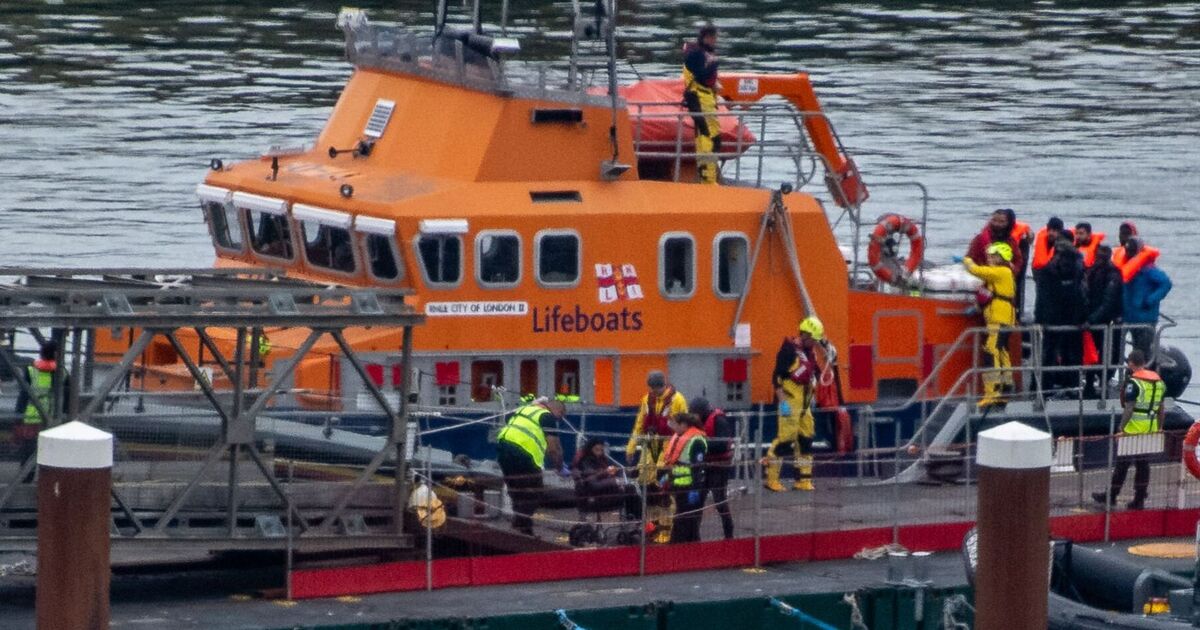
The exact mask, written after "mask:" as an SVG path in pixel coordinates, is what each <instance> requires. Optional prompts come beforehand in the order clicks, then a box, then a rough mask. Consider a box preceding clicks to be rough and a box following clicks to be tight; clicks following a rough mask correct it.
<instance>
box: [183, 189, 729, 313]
mask: <svg viewBox="0 0 1200 630" xmlns="http://www.w3.org/2000/svg"><path fill="white" fill-rule="evenodd" d="M204 210H205V214H206V215H207V218H208V220H209V224H210V225H211V227H212V231H213V239H214V241H215V243H216V245H217V247H218V248H220V249H223V250H227V251H233V252H238V253H240V252H243V251H244V250H245V244H244V242H243V241H244V237H243V231H242V228H243V226H244V227H245V235H246V236H247V237H248V238H247V239H245V240H248V241H249V245H250V248H251V249H252V250H253V251H254V252H256V253H257V254H259V255H261V256H265V257H268V258H274V259H279V260H284V261H291V260H294V259H295V257H296V254H295V251H294V245H293V239H292V237H291V231H290V229H289V223H288V216H287V215H286V214H282V213H278V212H274V211H269V212H268V211H264V210H262V209H256V208H244V207H239V206H238V205H236V204H232V203H224V202H218V201H213V200H205V201H204ZM319 213H320V210H319V209H307V210H305V211H302V212H296V211H295V210H294V211H293V215H294V216H295V218H296V225H297V227H298V231H299V236H300V239H301V242H302V244H303V249H304V258H305V260H307V261H308V263H309V264H310V265H312V266H314V267H317V268H320V269H324V270H327V271H332V272H335V273H340V274H354V273H357V271H358V264H357V259H358V255H361V256H362V257H363V259H364V260H365V262H366V267H367V269H368V270H369V272H370V274H371V276H372V277H374V278H375V279H377V280H381V281H384V282H397V281H399V280H402V279H403V273H404V272H403V270H404V265H403V264H402V260H403V257H402V254H401V252H400V250H399V249H398V248H397V247H396V246H395V238H394V232H391V233H389V232H388V231H387V230H379V233H375V232H364V231H360V230H356V231H355V232H354V233H353V234H352V232H351V231H350V229H349V228H350V223H349V222H350V221H352V220H353V219H350V218H349V215H341V214H340V213H337V214H336V215H335V214H333V213H331V216H330V217H322V216H320V215H319ZM296 215H299V216H296ZM310 215H311V216H310ZM343 216H344V217H346V219H345V220H344V221H340V220H338V221H335V220H332V219H333V218H335V217H343ZM364 219H366V218H364V217H359V219H358V220H359V221H360V222H361V221H362V220H364ZM366 220H368V221H369V220H370V219H366ZM384 223H386V224H388V225H392V226H394V224H393V223H392V222H391V221H385V222H384ZM360 227H361V226H360ZM392 229H393V230H394V227H393V228H392ZM355 236H358V238H359V241H358V243H357V247H356V242H355ZM749 244H750V242H749V239H748V238H747V237H746V235H745V234H742V233H740V232H722V233H720V234H718V235H717V237H716V239H715V240H714V243H713V291H714V292H715V293H716V294H717V295H719V296H721V297H726V298H732V297H737V296H739V295H740V294H741V292H742V290H743V288H744V287H745V284H746V278H747V275H748V274H749V265H748V262H749V260H748V253H749V252H748V250H749ZM522 251H523V248H522V243H521V236H520V235H519V234H517V233H516V232H515V231H512V230H483V231H480V232H479V233H477V234H476V236H475V261H476V262H475V271H476V280H477V281H478V283H479V284H480V286H482V287H485V288H495V289H504V288H514V287H517V286H519V285H520V284H521V280H522V278H521V269H522ZM356 252H357V253H358V255H356ZM416 252H417V254H418V257H419V260H420V268H421V272H422V275H423V276H424V280H425V283H426V284H427V285H429V286H430V287H433V288H454V287H457V286H459V285H460V284H461V282H462V276H463V237H462V235H461V234H459V233H449V232H447V233H430V234H421V235H420V236H419V237H418V239H417V245H416ZM533 258H534V261H535V264H534V274H535V277H536V280H537V282H538V284H539V285H541V286H543V287H547V288H566V287H574V286H576V285H578V284H579V281H580V277H581V267H582V259H583V252H582V244H581V241H580V237H579V234H578V233H576V232H575V231H573V230H553V229H552V230H542V231H541V232H538V233H537V235H536V236H535V237H534V243H533ZM610 273H611V270H610ZM633 274H634V275H635V276H636V270H633ZM622 275H624V276H626V277H628V276H629V275H630V273H629V271H625V272H623V274H622ZM658 286H659V290H660V291H661V292H662V294H663V295H664V296H666V297H668V298H675V299H685V298H688V297H691V296H692V295H693V294H694V293H695V291H696V242H695V239H694V238H693V237H692V236H691V235H690V234H688V233H686V232H668V233H666V234H664V235H663V236H662V238H661V239H660V240H659V247H658ZM625 289H627V288H623V290H625Z"/></svg>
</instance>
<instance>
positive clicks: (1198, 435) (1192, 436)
mask: <svg viewBox="0 0 1200 630" xmlns="http://www.w3.org/2000/svg"><path fill="white" fill-rule="evenodd" d="M1197 443H1200V422H1197V423H1195V424H1193V425H1192V428H1190V429H1188V432H1187V436H1186V437H1184V438H1183V465H1184V466H1187V469H1188V472H1190V473H1192V476H1193V477H1195V478H1197V479H1200V461H1196V444H1197Z"/></svg>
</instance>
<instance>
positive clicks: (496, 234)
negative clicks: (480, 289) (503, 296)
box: [475, 230, 521, 287]
mask: <svg viewBox="0 0 1200 630" xmlns="http://www.w3.org/2000/svg"><path fill="white" fill-rule="evenodd" d="M475 271H476V279H477V280H479V284H480V285H482V286H485V287H513V286H516V285H517V284H518V283H519V282H520V281H521V237H520V236H517V234H516V233H515V232H509V231H499V230H488V231H485V232H480V233H479V235H478V236H476V237H475Z"/></svg>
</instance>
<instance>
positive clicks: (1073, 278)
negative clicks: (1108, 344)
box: [1033, 221, 1086, 395]
mask: <svg viewBox="0 0 1200 630" xmlns="http://www.w3.org/2000/svg"><path fill="white" fill-rule="evenodd" d="M1059 223H1060V224H1061V221H1060V222H1059ZM1067 234H1069V233H1067V232H1060V236H1059V239H1058V241H1056V242H1055V249H1054V254H1053V255H1052V256H1051V257H1050V260H1048V261H1046V262H1045V264H1043V265H1042V266H1041V267H1040V268H1038V269H1036V270H1035V271H1034V272H1033V278H1034V283H1035V288H1036V289H1037V301H1036V302H1035V303H1034V309H1033V318H1034V321H1035V322H1036V323H1038V324H1040V325H1041V326H1043V327H1044V328H1043V331H1042V357H1041V359H1042V365H1043V366H1046V367H1052V366H1078V365H1080V364H1081V363H1082V361H1083V336H1082V333H1081V332H1080V330H1079V328H1077V327H1078V326H1079V325H1080V324H1082V323H1083V320H1084V317H1085V315H1086V313H1085V312H1084V303H1083V259H1082V257H1081V256H1080V255H1079V252H1078V251H1076V250H1075V246H1074V244H1073V243H1072V240H1073V239H1072V238H1071V237H1069V236H1067ZM1036 246H1037V244H1036V243H1035V247H1036ZM1072 326H1073V327H1076V328H1067V327H1072ZM1078 386H1079V373H1078V372H1077V371H1061V372H1046V373H1045V374H1044V375H1043V382H1042V387H1043V388H1045V389H1051V390H1064V389H1069V388H1074V387H1078ZM1052 395H1066V392H1063V391H1055V392H1052Z"/></svg>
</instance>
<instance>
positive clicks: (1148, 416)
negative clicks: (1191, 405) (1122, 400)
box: [1125, 370, 1167, 434]
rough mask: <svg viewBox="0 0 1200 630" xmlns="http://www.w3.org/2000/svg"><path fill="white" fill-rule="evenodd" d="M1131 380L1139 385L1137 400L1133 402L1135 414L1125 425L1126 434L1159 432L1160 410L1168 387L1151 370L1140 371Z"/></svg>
mask: <svg viewBox="0 0 1200 630" xmlns="http://www.w3.org/2000/svg"><path fill="white" fill-rule="evenodd" d="M1129 380H1130V381H1132V382H1133V383H1134V384H1135V385H1137V388H1138V393H1137V399H1136V400H1134V401H1133V413H1132V414H1131V415H1130V416H1129V422H1126V423H1125V433H1133V434H1136V433H1155V432H1157V431H1158V410H1159V408H1161V407H1162V401H1163V397H1164V396H1166V391H1167V386H1166V385H1165V384H1164V383H1163V382H1162V379H1161V378H1160V377H1159V376H1158V374H1156V373H1154V372H1151V371H1150V370H1138V371H1137V372H1136V373H1134V375H1133V376H1130V377H1129Z"/></svg>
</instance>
